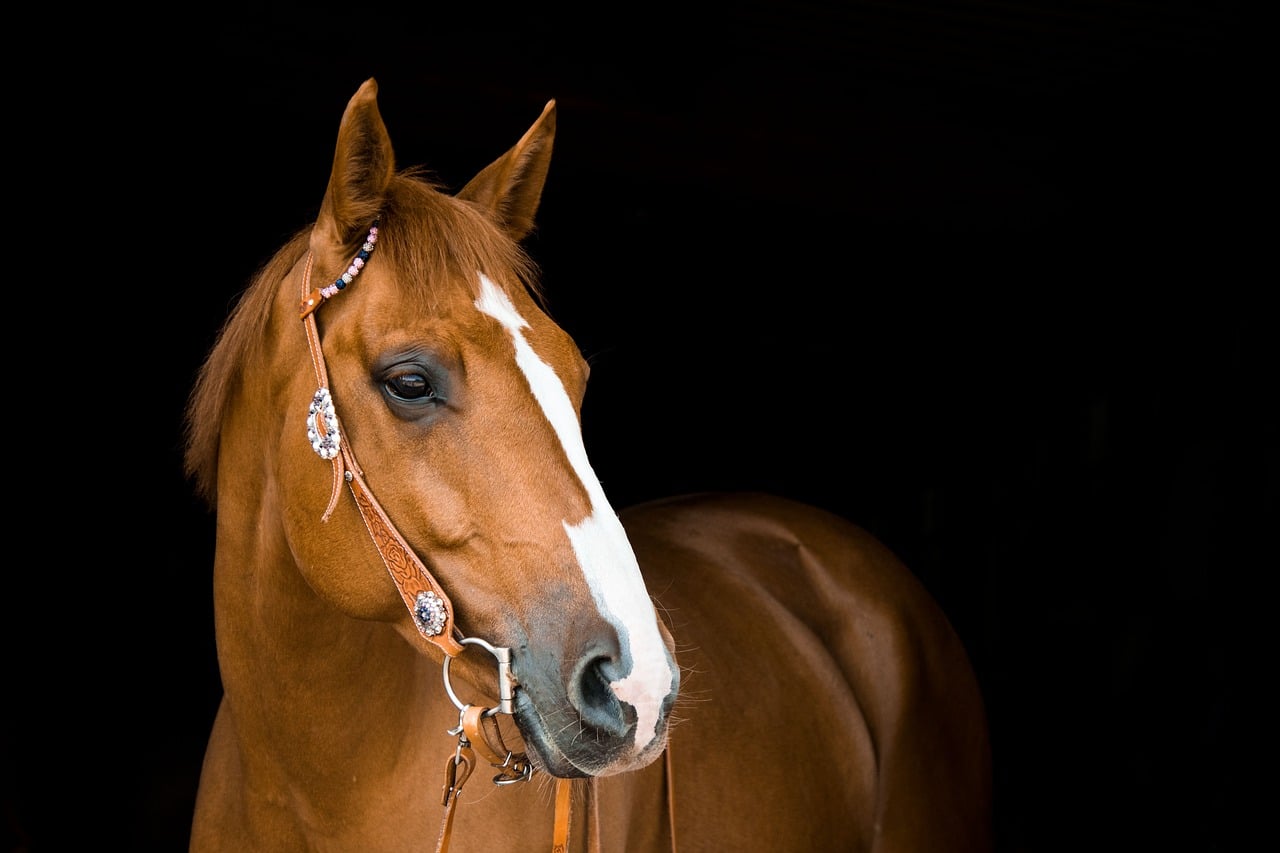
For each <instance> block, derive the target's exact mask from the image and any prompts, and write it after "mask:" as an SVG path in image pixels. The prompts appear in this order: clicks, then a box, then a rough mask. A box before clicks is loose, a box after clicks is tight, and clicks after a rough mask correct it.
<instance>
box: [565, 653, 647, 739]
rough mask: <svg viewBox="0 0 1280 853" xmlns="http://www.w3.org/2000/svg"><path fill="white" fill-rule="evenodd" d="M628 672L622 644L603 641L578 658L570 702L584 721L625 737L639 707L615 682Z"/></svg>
mask: <svg viewBox="0 0 1280 853" xmlns="http://www.w3.org/2000/svg"><path fill="white" fill-rule="evenodd" d="M626 675H627V672H626V670H625V669H624V667H623V664H622V661H621V653H620V652H619V650H618V648H617V647H616V646H614V645H612V644H602V645H598V646H596V647H595V648H593V649H591V650H589V651H588V652H587V653H586V654H584V655H583V656H582V657H580V658H579V659H578V663H577V666H576V667H575V668H574V673H573V682H572V683H571V684H570V685H569V702H570V704H572V705H573V707H574V708H575V709H576V710H577V712H578V715H579V716H580V717H581V719H582V720H583V722H585V723H587V724H588V725H590V726H593V727H595V728H596V729H598V730H599V731H600V732H601V733H602V734H606V735H609V736H611V737H618V738H620V737H624V736H625V735H626V734H627V733H628V732H629V731H630V729H631V728H632V727H633V726H635V723H636V709H635V708H633V707H631V705H630V704H628V703H625V702H622V701H620V700H619V699H618V695H617V694H616V693H615V692H614V690H613V686H612V685H613V683H614V682H616V681H621V680H622V679H623V678H625V677H626Z"/></svg>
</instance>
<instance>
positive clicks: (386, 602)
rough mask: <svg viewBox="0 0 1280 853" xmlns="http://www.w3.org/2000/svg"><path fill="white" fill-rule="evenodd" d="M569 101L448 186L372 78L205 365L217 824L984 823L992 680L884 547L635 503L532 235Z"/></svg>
mask: <svg viewBox="0 0 1280 853" xmlns="http://www.w3.org/2000/svg"><path fill="white" fill-rule="evenodd" d="M555 121H556V110H555V104H554V102H551V103H548V104H547V106H546V108H545V109H544V110H543V112H542V114H541V115H540V116H539V117H538V119H537V120H536V121H535V122H534V123H533V125H532V126H531V127H530V128H529V130H528V131H527V132H526V133H525V134H524V135H523V137H522V138H521V139H520V140H519V141H518V142H517V143H516V144H515V145H514V146H512V147H511V148H510V149H509V150H508V151H507V152H506V153H504V154H503V155H502V156H500V157H498V158H497V159H496V160H494V161H493V162H492V163H491V164H490V165H489V166H488V167H486V168H485V169H483V170H482V171H481V172H479V173H478V174H477V175H476V176H475V177H474V178H473V179H472V180H471V181H470V182H468V183H467V184H466V186H464V187H463V188H462V189H461V190H459V191H458V192H457V193H456V194H450V193H448V192H446V191H445V190H444V189H443V188H442V187H441V186H439V185H437V184H436V183H434V182H433V181H432V180H430V179H429V178H428V177H427V176H426V173H425V172H423V171H421V170H418V169H400V168H399V167H398V166H397V164H396V162H395V157H394V153H393V149H392V145H391V141H390V137H389V135H388V132H387V128H386V125H385V123H384V121H383V119H382V116H381V114H380V111H379V109H378V106H377V86H376V84H375V82H374V81H373V80H368V81H366V82H365V83H364V84H363V85H362V86H361V87H360V88H359V90H358V91H357V92H356V93H355V95H354V96H353V97H352V98H351V100H350V102H349V103H348V105H347V108H346V110H345V112H344V114H343V116H342V119H341V123H340V125H339V130H338V138H337V145H336V149H335V153H334V158H333V168H332V172H331V174H330V176H329V181H328V186H327V188H326V189H325V192H324V194H323V197H322V201H321V204H320V209H319V213H318V216H317V219H316V221H315V222H314V223H312V224H311V225H309V226H307V227H305V228H303V229H302V230H300V231H299V232H298V233H297V234H296V235H295V236H294V237H293V238H292V239H291V240H290V241H289V242H288V243H287V244H286V245H284V246H283V247H282V248H281V249H280V250H279V251H278V252H277V253H276V254H275V256H274V257H273V258H271V259H270V260H269V261H268V262H267V263H266V264H265V265H264V266H263V268H262V269H261V270H260V271H259V272H258V274H257V275H256V276H255V277H254V279H253V281H252V283H251V285H250V287H249V288H248V289H247V290H246V292H245V293H244V295H243V296H242V297H241V299H240V301H239V303H238V304H237V305H236V307H235V309H234V311H233V312H232V315H231V317H230V318H229V319H228V321H227V323H226V325H225V326H224V328H223V330H222V332H221V333H220V335H219V337H218V340H217V343H216V344H215V346H214V347H213V350H212V351H211V353H210V355H209V358H208V359H207V361H206V362H205V365H204V367H203V368H202V370H201V372H200V375H199V378H198V382H197V385H196V387H195V389H194V390H193V392H192V395H191V399H190V403H189V406H188V411H187V425H188V432H187V456H186V465H187V471H188V474H189V475H190V476H191V478H192V479H193V481H194V483H195V485H196V488H197V489H198V490H199V492H200V493H201V494H202V495H203V496H204V497H206V498H207V499H208V500H209V502H210V505H211V507H212V508H213V509H214V510H215V512H216V542H215V557H214V571H213V595H214V613H215V631H216V639H217V652H218V663H219V669H220V673H221V679H222V686H223V698H222V701H221V703H220V705H219V708H218V712H217V715H216V718H215V720H214V724H213V729H212V732H211V734H210V738H209V743H208V747H207V750H206V753H205V759H204V765H203V769H202V773H201V777H200V784H199V791H198V795H197V801H196V807H195V812H194V818H193V824H192V832H191V844H190V847H191V849H192V850H193V851H208V850H235V851H246V850H272V851H279V850H304V849H305V850H360V851H383V850H387V851H393V850H404V851H421V850H426V849H434V850H437V851H443V850H445V849H454V850H461V851H472V850H475V851H503V850H511V851H515V850H520V851H525V850H529V849H539V848H542V849H548V848H549V849H560V850H567V849H573V850H605V851H615V850H616V851H623V850H625V851H648V850H663V851H666V850H673V849H679V850H682V851H722V850H785V851H818V850H823V851H826V850H849V851H854V850H867V851H885V853H887V851H935V850H936V851H943V850H945V851H979V850H984V849H988V847H989V844H990V815H989V811H990V764H989V747H988V741H987V732H986V722H985V716H984V711H983V707H982V700H981V695H980V692H979V689H978V686H977V683H976V679H975V677H974V674H973V671H972V669H971V666H970V663H969V661H968V658H967V656H966V653H965V651H964V648H963V646H962V644H961V642H960V641H959V639H958V637H957V636H956V634H955V633H954V631H953V630H952V628H951V626H950V624H949V623H948V620H947V618H946V616H945V615H944V613H943V612H942V611H941V609H940V608H939V607H938V606H937V604H936V603H935V602H934V601H933V600H932V599H931V598H930V596H929V595H928V594H927V592H926V591H925V590H924V588H923V587H922V586H921V585H920V584H919V583H918V582H917V580H916V579H915V578H914V577H913V576H912V574H911V573H910V572H909V571H908V570H907V569H906V568H905V567H904V566H903V565H902V564H901V563H900V562H899V561H898V560H897V559H896V558H895V557H894V556H893V555H892V554H891V553H890V552H889V551H888V550H886V549H885V548H884V547H883V546H882V545H881V544H880V543H878V542H877V541H876V540H875V539H873V538H872V537H870V536H869V535H867V534H866V533H865V532H864V531H862V530H861V529H859V528H857V527H856V526H854V525H853V524H851V523H849V522H848V521H846V520H844V519H842V518H839V517H837V516H835V515H832V514H830V513H828V512H825V511H823V510H821V509H818V508H815V507H811V506H807V505H803V504H799V503H796V502H794V501H791V500H786V499H782V498H778V497H773V496H768V495H763V494H732V495H728V494H700V495H686V496H682V497H673V498H671V499H669V500H662V501H655V502H651V503H647V504H642V505H639V506H636V507H632V508H629V509H627V510H625V511H623V512H621V513H617V512H615V511H614V509H613V508H612V507H611V506H610V503H609V501H608V499H607V497H606V495H605V493H604V490H603V489H602V487H601V485H600V483H599V480H598V479H597V478H596V476H595V474H594V472H593V471H592V468H591V465H590V462H589V460H588V457H587V453H586V450H585V447H584V444H583V440H582V435H581V429H580V414H581V405H582V400H583V395H584V392H585V388H586V383H587V376H588V372H589V371H588V366H587V363H586V362H585V361H584V359H583V358H582V356H581V354H580V353H579V351H578V348H577V346H576V345H575V343H574V342H573V340H571V339H570V337H569V336H568V335H567V334H566V333H565V332H564V331H563V330H562V329H561V328H560V327H559V326H558V325H557V324H556V323H555V322H554V321H553V320H552V319H551V318H550V317H549V316H548V314H547V312H546V311H545V310H544V307H543V306H544V302H543V300H542V298H541V285H540V282H539V280H538V276H537V270H536V268H535V266H534V264H533V263H532V262H531V261H530V259H529V258H528V256H527V255H526V254H525V253H524V252H523V251H522V249H521V246H520V243H521V240H522V239H523V238H524V237H526V236H527V235H528V233H529V232H530V230H531V228H532V227H533V222H534V215H535V213H536V211H537V208H538V205H539V202H540V199H541V195H542V190H543V186H544V182H545V180H546V176H547V170H548V165H549V162H550V157H551V151H552V143H553V140H554V136H555ZM473 773H474V774H475V775H474V776H473ZM468 780H471V781H469V782H468ZM464 786H465V787H464Z"/></svg>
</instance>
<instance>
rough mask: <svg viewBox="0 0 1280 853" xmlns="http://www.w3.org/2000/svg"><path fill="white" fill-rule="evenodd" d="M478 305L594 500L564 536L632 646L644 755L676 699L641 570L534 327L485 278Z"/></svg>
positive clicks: (627, 681) (625, 683)
mask: <svg viewBox="0 0 1280 853" xmlns="http://www.w3.org/2000/svg"><path fill="white" fill-rule="evenodd" d="M475 304H476V308H478V309H480V310H481V311H482V312H484V313H485V314H488V315H489V316H491V317H493V318H494V319H496V320H497V321H498V322H499V323H501V324H502V326H503V328H505V329H506V330H507V331H508V332H509V333H510V334H511V340H512V342H513V343H514V344H515V348H516V364H517V365H518V366H519V367H520V370H521V371H522V372H523V373H524V375H525V378H526V379H527V380H528V382H529V387H530V389H532V391H533V396H534V399H536V400H537V401H538V404H539V405H540V406H541V407H542V412H543V414H544V415H546V418H547V421H548V422H550V424H551V428H552V429H554V430H555V433H556V436H557V437H558V438H559V439H560V444H561V445H562V446H563V447H564V452H565V455H566V456H567V457H568V459H569V464H570V465H571V466H572V467H573V470H574V472H575V473H576V474H577V475H578V479H579V480H580V481H581V482H582V485H583V486H584V487H585V488H586V490H587V495H588V496H589V497H590V499H591V514H590V515H589V516H587V517H586V518H584V519H583V520H582V521H581V522H580V523H578V524H576V525H571V524H569V523H568V522H565V525H564V526H565V531H566V532H567V533H568V534H569V541H570V543H571V544H572V545H573V550H574V553H575V554H576V555H577V558H578V565H579V566H581V567H582V573H583V575H584V577H585V578H586V581H587V586H588V587H589V588H590V589H591V596H592V598H593V599H594V600H595V603H596V607H597V608H599V609H600V612H601V613H603V614H604V616H605V618H606V619H608V620H609V621H610V622H611V623H612V624H613V625H614V626H615V627H616V628H617V629H618V632H619V634H620V636H621V637H622V638H623V641H624V642H628V643H629V644H630V647H631V659H632V669H631V672H630V674H628V675H627V677H626V678H623V679H621V680H619V681H615V682H613V683H612V684H611V685H609V686H610V687H611V688H613V691H614V693H615V694H616V695H617V697H618V698H619V699H620V700H622V701H624V702H628V703H630V704H631V705H632V706H633V707H634V708H635V709H636V742H635V748H636V750H637V751H639V750H642V749H644V748H645V747H646V746H648V745H649V743H650V742H651V741H652V740H653V738H654V737H655V735H656V734H657V731H656V727H657V724H658V711H659V709H660V708H661V705H662V700H663V699H664V698H666V696H667V694H668V693H670V692H671V688H672V684H673V682H674V678H675V673H674V671H673V670H672V669H671V667H670V666H669V665H668V663H667V654H666V646H665V645H664V644H663V642H662V635H661V634H660V633H659V632H658V622H657V618H656V617H655V615H654V612H653V604H652V603H651V602H650V600H649V591H648V590H647V589H646V588H645V585H644V578H643V577H642V576H641V574H640V566H639V564H637V562H636V556H635V553H634V552H633V551H632V550H631V543H630V542H629V541H628V540H627V534H626V531H624V530H623V528H622V522H621V521H619V520H618V516H617V514H616V513H615V512H614V511H613V507H611V506H610V505H609V501H608V499H607V498H606V497H605V495H604V488H603V487H602V486H601V485H600V481H599V479H598V478H597V477H596V475H595V472H594V471H593V470H592V469H591V464H590V463H589V462H588V461H587V449H586V446H585V445H584V444H583V442H582V428H581V425H580V424H579V423H578V417H577V414H576V413H575V412H574V409H573V403H572V402H571V401H570V400H569V395H568V394H567V393H566V392H565V390H564V383H562V382H561V381H560V377H558V376H556V373H555V371H554V370H552V369H551V366H550V365H549V364H547V363H546V362H545V361H543V360H542V359H540V358H539V357H538V355H537V353H535V352H534V351H533V348H532V347H531V346H529V342H528V341H527V340H525V337H524V333H523V332H522V331H521V329H524V328H527V327H528V325H529V324H528V323H527V322H525V320H524V318H523V317H521V316H520V314H519V313H518V312H517V311H516V309H515V306H514V305H512V304H511V300H510V299H509V298H508V297H507V295H506V294H505V293H503V292H502V290H501V289H499V288H498V286H497V285H495V284H494V283H493V282H492V281H491V280H490V279H489V277H488V276H486V275H484V274H483V273H481V274H480V298H479V299H477V300H476V303H475Z"/></svg>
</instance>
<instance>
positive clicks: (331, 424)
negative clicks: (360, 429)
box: [307, 388, 342, 459]
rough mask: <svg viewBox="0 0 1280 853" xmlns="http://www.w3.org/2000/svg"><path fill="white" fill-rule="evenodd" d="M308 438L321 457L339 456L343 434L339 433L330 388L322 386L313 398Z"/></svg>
mask: <svg viewBox="0 0 1280 853" xmlns="http://www.w3.org/2000/svg"><path fill="white" fill-rule="evenodd" d="M307 440H308V441H310V442H311V449H312V450H314V451H315V452H316V453H318V454H320V458H321V459H332V458H333V457H335V456H337V455H338V448H339V447H341V446H342V436H341V435H340V434H339V433H338V413H337V412H336V411H335V410H334V408H333V398H332V397H330V396H329V389H328V388H321V389H320V390H319V391H316V395H315V396H314V397H312V398H311V407H310V408H309V409H308V410H307Z"/></svg>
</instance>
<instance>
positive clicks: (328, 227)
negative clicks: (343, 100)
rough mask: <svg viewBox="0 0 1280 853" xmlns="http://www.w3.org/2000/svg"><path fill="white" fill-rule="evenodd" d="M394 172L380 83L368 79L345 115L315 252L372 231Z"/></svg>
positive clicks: (316, 230)
mask: <svg viewBox="0 0 1280 853" xmlns="http://www.w3.org/2000/svg"><path fill="white" fill-rule="evenodd" d="M394 173H395V153H394V152H393V150H392V148H391V137H390V135H389V134H388V133H387V126H386V124H385V123H384V122H383V120H382V113H381V112H379V111H378V84H377V82H376V81H375V80H374V79H373V78H372V77H370V78H369V79H368V80H366V81H364V83H363V84H362V85H361V86H360V88H359V89H358V90H357V91H356V93H355V94H354V95H352V96H351V100H350V101H348V102H347V108H346V110H345V111H344V112H343V113H342V124H341V125H340V126H339V128H338V144H337V148H336V150H335V151H334V155H333V171H332V172H330V174H329V186H328V188H327V189H326V190H325V193H324V200H323V201H322V202H321V204H320V215H319V218H318V219H317V220H316V226H315V228H314V229H313V230H312V248H313V249H316V250H318V251H323V250H324V249H325V248H327V247H342V246H347V245H349V244H350V243H351V241H352V240H353V239H355V238H356V237H357V236H358V235H363V234H364V233H365V232H366V231H368V230H369V225H370V224H372V222H373V220H374V219H376V218H377V216H378V212H379V211H380V210H381V209H382V204H383V198H384V196H385V194H386V190H387V185H388V184H389V183H390V182H391V178H392V176H393V175H394ZM316 241H323V242H322V243H317V242H316Z"/></svg>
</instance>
